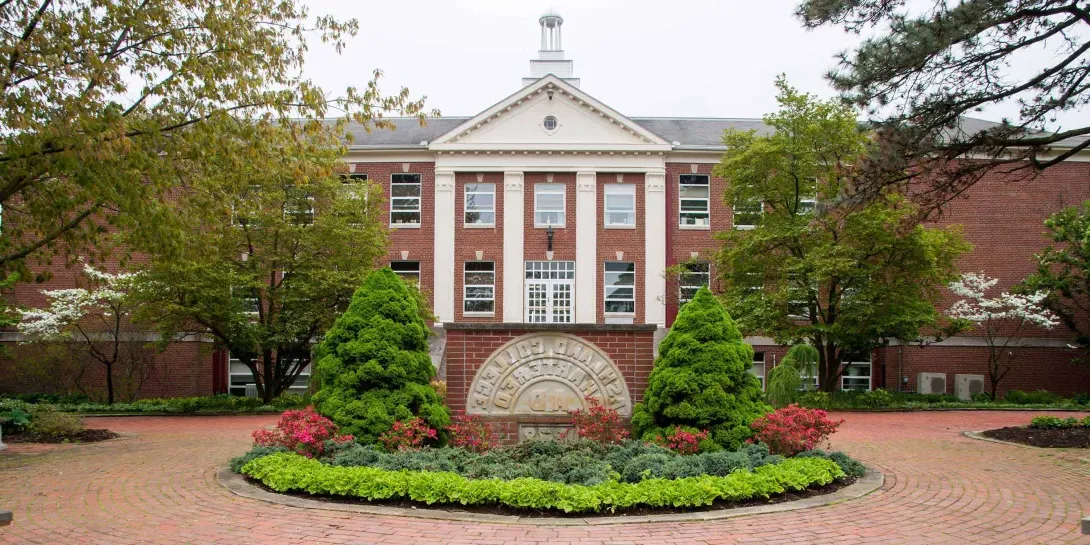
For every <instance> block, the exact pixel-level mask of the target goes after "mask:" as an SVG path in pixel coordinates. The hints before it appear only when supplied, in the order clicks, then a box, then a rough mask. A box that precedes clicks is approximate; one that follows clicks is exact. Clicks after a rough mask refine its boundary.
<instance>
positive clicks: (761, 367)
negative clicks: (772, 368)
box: [749, 352, 765, 390]
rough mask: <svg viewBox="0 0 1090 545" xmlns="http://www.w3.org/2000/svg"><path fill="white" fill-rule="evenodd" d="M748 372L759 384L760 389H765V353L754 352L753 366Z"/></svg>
mask: <svg viewBox="0 0 1090 545" xmlns="http://www.w3.org/2000/svg"><path fill="white" fill-rule="evenodd" d="M749 372H750V373H751V374H752V375H753V376H755V377H757V380H759V381H760V382H761V389H762V390H764V389H765V353H764V352H754V353H753V365H751V366H750V367H749Z"/></svg>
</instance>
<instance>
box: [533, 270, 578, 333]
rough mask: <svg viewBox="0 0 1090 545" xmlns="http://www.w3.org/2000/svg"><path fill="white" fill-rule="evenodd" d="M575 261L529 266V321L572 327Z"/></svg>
mask: <svg viewBox="0 0 1090 545" xmlns="http://www.w3.org/2000/svg"><path fill="white" fill-rule="evenodd" d="M574 280H575V262H574V261H527V262H526V284H525V286H526V321H527V322H528V323H532V324H534V323H542V324H548V323H554V324H570V323H572V322H573V321H574V316H575V313H574V312H573V307H572V301H573V299H574V296H575V282H574Z"/></svg>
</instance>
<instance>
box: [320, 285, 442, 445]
mask: <svg viewBox="0 0 1090 545" xmlns="http://www.w3.org/2000/svg"><path fill="white" fill-rule="evenodd" d="M315 359H316V361H317V371H318V376H319V378H320V384H321V386H320V388H319V390H318V392H317V393H315V394H314V406H315V408H317V409H318V412H320V413H321V414H323V415H325V416H327V417H329V418H330V419H331V420H333V422H335V423H336V424H337V426H339V428H340V432H341V433H350V434H352V435H355V436H356V439H357V440H358V441H360V442H362V443H375V442H377V440H378V436H379V435H381V434H382V433H383V432H385V431H387V430H389V429H390V428H391V427H392V426H393V424H394V422H395V421H398V420H400V421H406V420H409V419H410V418H412V417H414V416H418V417H420V418H422V419H423V420H424V421H425V422H426V423H427V424H428V426H430V427H431V428H434V429H436V430H439V432H440V438H441V439H442V438H443V437H444V435H443V434H444V433H445V432H444V429H445V428H446V427H447V426H448V425H449V424H450V411H449V410H448V409H447V408H446V406H445V405H443V401H442V400H441V399H440V398H439V395H438V394H437V393H436V391H435V389H434V388H433V387H432V386H431V385H430V384H429V383H430V382H431V379H432V378H433V377H434V376H435V368H434V367H433V366H432V363H431V358H430V357H429V355H428V327H427V324H425V323H424V320H423V319H422V318H421V315H420V310H419V308H418V304H417V301H416V298H415V297H414V296H413V295H412V293H411V292H410V290H409V288H408V287H407V286H406V285H405V283H404V282H403V281H402V280H401V279H400V278H398V276H397V275H396V274H394V272H393V271H392V270H390V269H389V268H388V267H387V268H382V269H379V270H377V271H375V272H373V273H371V274H370V275H368V276H367V278H366V280H364V282H363V286H362V287H361V288H360V289H358V290H356V293H355V294H354V295H353V296H352V303H351V304H350V305H349V306H348V310H347V311H345V313H344V314H343V315H341V317H340V318H338V319H337V321H336V322H334V324H333V327H332V328H331V329H330V330H329V332H328V333H327V334H326V336H325V339H323V340H322V343H321V344H320V345H319V347H318V350H317V353H316V358H315Z"/></svg>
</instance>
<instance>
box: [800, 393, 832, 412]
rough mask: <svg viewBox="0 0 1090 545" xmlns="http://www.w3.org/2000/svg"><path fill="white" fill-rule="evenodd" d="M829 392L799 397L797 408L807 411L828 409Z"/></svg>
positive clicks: (806, 394)
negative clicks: (804, 408)
mask: <svg viewBox="0 0 1090 545" xmlns="http://www.w3.org/2000/svg"><path fill="white" fill-rule="evenodd" d="M829 399H830V396H829V392H806V393H805V394H802V395H801V396H799V406H801V407H806V408H807V409H828V408H829Z"/></svg>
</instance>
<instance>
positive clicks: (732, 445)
mask: <svg viewBox="0 0 1090 545" xmlns="http://www.w3.org/2000/svg"><path fill="white" fill-rule="evenodd" d="M752 364H753V349H752V348H751V347H750V346H749V345H747V344H745V343H744V342H742V333H741V332H740V331H739V330H738V326H737V325H736V324H735V323H734V320H732V319H731V317H730V315H729V314H727V310H726V309H725V308H723V305H722V304H721V303H720V302H719V301H718V300H716V298H715V297H714V296H713V295H712V294H711V292H710V291H708V289H707V288H703V289H701V290H700V291H699V292H697V294H696V297H694V298H693V300H692V301H690V302H688V303H686V304H685V305H684V306H683V307H681V312H679V313H678V316H677V319H676V320H675V321H674V326H673V328H671V329H670V333H669V334H668V335H667V336H666V338H665V339H663V340H662V344H660V345H659V357H658V358H657V359H656V360H655V366H654V368H653V369H652V370H651V376H650V377H649V379H648V385H647V391H646V392H644V396H643V401H642V402H641V403H639V404H637V405H636V407H635V408H634V410H633V414H632V427H633V429H634V430H635V431H636V436H637V437H640V438H642V439H644V440H652V439H653V438H654V437H655V436H656V435H658V434H663V435H665V433H666V432H667V431H668V429H670V428H673V427H674V426H682V427H686V428H691V429H698V430H708V432H709V434H708V439H709V440H710V441H712V442H714V443H715V444H717V445H719V446H720V447H723V448H726V449H731V450H734V449H737V448H739V447H741V445H742V443H743V442H744V441H745V440H746V439H747V438H748V437H750V436H751V435H752V433H753V432H752V430H750V427H749V425H750V423H752V422H753V420H755V419H756V418H757V417H759V416H761V415H763V414H765V413H766V412H768V411H770V410H771V408H770V407H769V406H768V405H766V404H765V403H764V401H763V400H762V398H763V393H762V392H761V384H760V382H759V381H758V380H757V377H755V376H753V375H751V374H750V373H749V366H750V365H752Z"/></svg>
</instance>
